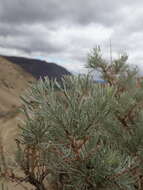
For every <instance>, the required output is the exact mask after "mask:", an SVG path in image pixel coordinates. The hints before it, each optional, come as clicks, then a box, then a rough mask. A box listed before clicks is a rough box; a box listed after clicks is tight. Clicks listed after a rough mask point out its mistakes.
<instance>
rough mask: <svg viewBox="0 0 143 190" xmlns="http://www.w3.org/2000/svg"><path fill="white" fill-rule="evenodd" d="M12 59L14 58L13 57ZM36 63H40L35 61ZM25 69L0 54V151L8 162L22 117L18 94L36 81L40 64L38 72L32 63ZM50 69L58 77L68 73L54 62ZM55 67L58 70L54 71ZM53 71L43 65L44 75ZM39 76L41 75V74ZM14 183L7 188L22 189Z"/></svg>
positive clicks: (11, 158) (12, 157) (12, 155)
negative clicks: (29, 69)
mask: <svg viewBox="0 0 143 190" xmlns="http://www.w3.org/2000/svg"><path fill="white" fill-rule="evenodd" d="M18 60H20V59H18ZM13 61H15V60H14V59H13ZM25 63H26V59H25ZM37 64H40V63H38V62H37ZM51 64H52V63H51ZM29 66H30V61H29ZM38 66H40V65H38ZM27 68H30V67H26V69H27ZM50 68H51V67H50ZM54 68H55V70H54ZM26 69H25V68H24V67H22V66H21V65H20V64H15V62H12V61H10V60H8V59H7V57H2V56H0V151H1V153H2V152H4V154H5V156H6V159H7V162H10V163H13V160H14V152H15V150H16V143H15V140H14V139H15V138H16V137H17V135H18V132H19V129H18V123H21V121H20V120H22V119H23V116H22V114H21V113H20V111H19V108H20V107H21V100H20V95H21V94H22V93H23V92H24V90H25V89H26V88H28V85H29V84H30V83H32V82H34V81H36V78H37V79H38V78H39V77H40V74H42V65H41V71H40V73H38V72H37V71H36V70H35V66H34V65H32V67H31V72H29V71H28V70H26ZM52 69H53V71H54V73H56V72H57V74H59V77H61V74H63V73H64V74H66V72H67V74H69V73H68V71H66V70H64V68H62V67H60V66H57V65H55V64H53V65H52ZM56 69H59V70H58V71H56ZM53 71H52V70H48V68H47V71H45V67H44V76H46V75H48V76H50V77H52V72H53ZM59 71H60V72H61V71H62V72H63V73H60V72H59ZM34 73H36V74H34ZM55 76H56V75H53V77H55ZM41 77H43V76H42V75H41ZM0 159H1V158H0ZM15 185H16V184H15V183H10V184H9V190H22V189H23V188H22V187H21V185H16V186H15ZM0 189H1V187H0Z"/></svg>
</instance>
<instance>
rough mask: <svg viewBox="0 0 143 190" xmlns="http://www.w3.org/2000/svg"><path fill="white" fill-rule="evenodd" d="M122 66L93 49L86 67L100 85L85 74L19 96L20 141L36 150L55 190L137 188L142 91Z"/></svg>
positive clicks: (123, 60) (139, 184)
mask: <svg viewBox="0 0 143 190" xmlns="http://www.w3.org/2000/svg"><path fill="white" fill-rule="evenodd" d="M126 61H127V56H126V55H125V56H121V57H120V58H119V59H118V60H115V61H113V62H112V63H107V62H106V61H105V60H104V59H103V58H102V55H101V54H100V52H99V49H95V50H94V52H93V54H91V55H90V56H89V60H88V67H90V68H92V69H98V70H99V71H100V72H101V76H102V78H103V79H104V80H106V82H107V84H106V85H103V84H97V83H95V82H93V81H92V80H91V77H90V76H89V75H87V76H70V77H65V78H63V80H62V84H59V83H58V82H57V81H50V80H49V79H48V78H45V80H44V81H42V80H40V81H38V82H37V83H36V84H34V85H32V86H31V88H30V89H29V90H27V92H26V93H25V95H24V96H22V100H23V105H24V107H23V112H24V114H25V116H26V119H25V125H23V126H22V127H21V129H22V133H21V138H20V142H21V144H23V146H24V147H28V148H29V147H32V150H33V147H34V150H35V149H36V150H37V151H38V153H39V154H38V155H39V157H38V164H39V165H40V166H42V167H43V166H44V168H46V171H48V172H47V173H44V176H46V174H49V173H50V174H51V175H52V176H53V178H54V179H55V180H56V182H57V184H58V185H59V187H58V188H59V189H60V188H61V189H62V190H73V189H74V190H96V189H97V190H103V189H105V190H109V189H110V190H124V189H127V190H135V189H142V188H143V186H142V167H143V165H142V159H143V152H142V150H143V141H142V135H143V127H142V124H143V119H142V118H143V112H142V103H143V90H142V89H143V88H142V87H140V88H137V86H136V76H137V70H136V69H130V67H129V66H128V65H127V64H126ZM140 85H141V84H140ZM19 150H20V151H22V149H19ZM21 155H22V156H23V154H22V153H21ZM23 157H24V156H23ZM23 160H25V159H23ZM23 164H24V162H23ZM30 164H31V165H30V166H31V167H32V166H33V165H32V164H33V162H31V161H30ZM25 167H26V166H24V167H23V168H25ZM32 175H33V174H32ZM42 175H43V174H42ZM33 176H36V174H35V173H34V175H33ZM35 178H36V177H35ZM39 179H41V178H36V180H39ZM42 179H44V178H42ZM38 182H41V183H42V181H38Z"/></svg>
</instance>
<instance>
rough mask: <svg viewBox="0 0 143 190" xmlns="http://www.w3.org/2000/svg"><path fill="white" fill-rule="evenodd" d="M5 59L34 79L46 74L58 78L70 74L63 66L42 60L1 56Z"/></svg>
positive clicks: (51, 77)
mask: <svg viewBox="0 0 143 190" xmlns="http://www.w3.org/2000/svg"><path fill="white" fill-rule="evenodd" d="M3 57H4V58H5V59H7V60H9V61H11V62H13V63H15V64H17V65H19V66H20V67H22V68H23V69H24V70H25V71H26V72H28V73H30V74H31V75H32V76H34V77H35V78H36V79H39V78H40V77H41V78H44V77H45V76H48V77H49V78H50V79H55V78H57V80H60V79H61V77H62V76H63V75H70V72H68V71H67V70H66V69H65V68H64V67H62V66H59V65H57V64H55V63H49V62H46V61H43V60H37V59H29V58H25V57H13V56H3Z"/></svg>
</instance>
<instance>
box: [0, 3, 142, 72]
mask: <svg viewBox="0 0 143 190" xmlns="http://www.w3.org/2000/svg"><path fill="white" fill-rule="evenodd" d="M110 39H111V41H112V49H113V54H114V52H116V53H117V54H119V53H121V52H127V53H128V55H129V62H130V63H131V64H137V65H138V66H139V67H140V69H141V70H142V71H143V1H142V0H136V1H135V0H0V54H8V55H16V56H29V57H36V58H42V59H46V60H47V61H52V62H57V63H59V64H61V65H63V66H64V67H66V68H68V69H69V70H72V71H74V72H83V71H84V64H85V63H86V59H87V54H88V52H89V51H90V50H91V49H92V48H93V47H95V46H96V45H101V48H102V49H103V52H104V54H105V56H106V57H109V41H110Z"/></svg>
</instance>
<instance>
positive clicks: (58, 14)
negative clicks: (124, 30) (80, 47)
mask: <svg viewBox="0 0 143 190" xmlns="http://www.w3.org/2000/svg"><path fill="white" fill-rule="evenodd" d="M122 2H124V1H123V0H121V1H118V2H117V1H114V0H105V1H102V0H88V1H87V0H10V1H9V0H1V1H0V7H1V8H0V10H1V11H0V18H1V22H7V23H9V22H10V23H11V22H13V23H19V24H21V23H33V22H52V21H57V20H68V21H69V20H71V21H73V22H77V23H81V24H87V23H89V22H99V23H100V22H102V23H104V24H110V25H111V24H113V23H114V22H115V23H117V22H119V21H120V19H121V15H120V14H119V13H120V9H121V8H122ZM128 2H130V1H126V3H124V4H125V5H126V4H127V3H128Z"/></svg>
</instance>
